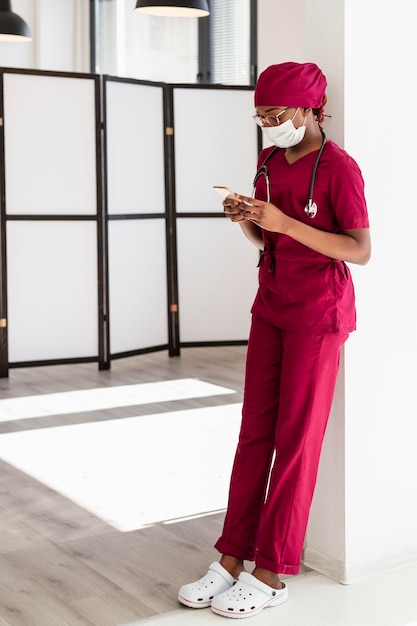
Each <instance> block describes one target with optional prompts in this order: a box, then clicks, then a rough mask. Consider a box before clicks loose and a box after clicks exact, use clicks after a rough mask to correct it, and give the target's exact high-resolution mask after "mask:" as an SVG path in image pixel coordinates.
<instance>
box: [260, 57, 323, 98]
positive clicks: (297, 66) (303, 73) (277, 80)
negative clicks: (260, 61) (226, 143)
mask: <svg viewBox="0 0 417 626" xmlns="http://www.w3.org/2000/svg"><path fill="white" fill-rule="evenodd" d="M326 86H327V81H326V77H325V75H324V74H323V72H322V71H321V69H320V68H319V67H317V65H316V64H315V63H292V62H290V63H279V64H278V65H270V66H269V67H267V68H266V70H264V71H263V72H262V73H261V74H260V76H259V78H258V82H257V83H256V87H255V107H257V106H274V105H276V106H290V107H303V108H306V109H310V108H311V109H318V108H320V107H321V106H322V104H323V98H324V92H325V91H326Z"/></svg>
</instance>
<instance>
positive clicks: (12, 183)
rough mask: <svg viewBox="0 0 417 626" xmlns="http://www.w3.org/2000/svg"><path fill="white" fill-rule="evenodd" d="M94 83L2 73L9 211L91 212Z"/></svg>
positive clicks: (93, 202) (93, 200)
mask: <svg viewBox="0 0 417 626" xmlns="http://www.w3.org/2000/svg"><path fill="white" fill-rule="evenodd" d="M94 88H95V83H94V81H93V80H92V79H82V78H78V79H77V78H72V77H63V76H39V75H28V74H7V73H5V75H4V135H5V159H6V208H7V213H8V214H19V215H22V214H27V215H33V214H42V215H52V214H57V215H63V214H74V215H79V214H95V213H96V203H97V201H96V137H95V132H96V131H95V97H94Z"/></svg>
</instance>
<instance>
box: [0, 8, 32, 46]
mask: <svg viewBox="0 0 417 626" xmlns="http://www.w3.org/2000/svg"><path fill="white" fill-rule="evenodd" d="M11 4H12V3H11V0H0V41H16V42H18V41H32V33H31V32H30V28H29V26H28V25H27V24H26V22H25V21H24V20H22V18H21V17H19V15H16V13H13V12H12V7H11Z"/></svg>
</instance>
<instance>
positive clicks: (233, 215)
mask: <svg viewBox="0 0 417 626" xmlns="http://www.w3.org/2000/svg"><path fill="white" fill-rule="evenodd" d="M242 206H244V205H243V204H242V203H241V202H239V201H238V200H232V199H231V198H225V199H224V200H223V210H224V213H225V215H226V217H228V218H229V219H230V220H231V221H232V222H242V221H243V220H244V219H245V216H244V215H243V213H242V211H241V209H240V208H239V207H242Z"/></svg>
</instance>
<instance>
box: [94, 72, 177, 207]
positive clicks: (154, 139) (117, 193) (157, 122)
mask: <svg viewBox="0 0 417 626" xmlns="http://www.w3.org/2000/svg"><path fill="white" fill-rule="evenodd" d="M106 85H107V92H106V93H107V177H108V211H109V214H116V213H117V214H129V213H130V214H132V213H164V212H165V178H164V176H165V175H164V121H163V99H162V97H163V91H162V88H161V87H153V86H149V85H139V84H135V83H123V82H112V81H107V83H106Z"/></svg>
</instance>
